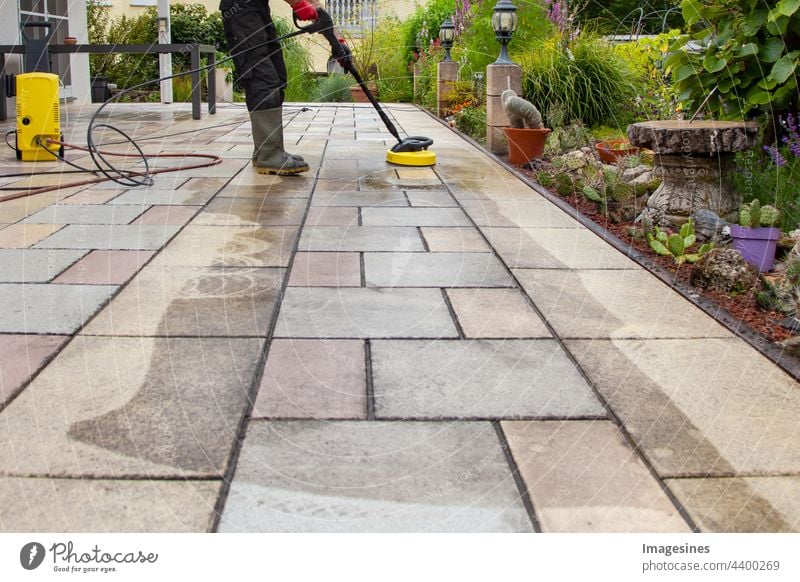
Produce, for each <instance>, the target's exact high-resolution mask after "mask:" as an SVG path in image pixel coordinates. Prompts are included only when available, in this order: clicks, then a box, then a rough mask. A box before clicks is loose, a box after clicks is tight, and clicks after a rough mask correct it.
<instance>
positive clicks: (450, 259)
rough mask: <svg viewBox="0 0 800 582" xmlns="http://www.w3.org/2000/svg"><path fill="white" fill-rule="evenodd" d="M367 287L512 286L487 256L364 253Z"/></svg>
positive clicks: (508, 277) (497, 264)
mask: <svg viewBox="0 0 800 582" xmlns="http://www.w3.org/2000/svg"><path fill="white" fill-rule="evenodd" d="M364 278H365V281H366V284H367V286H370V287H515V286H516V283H515V282H514V280H513V279H512V278H511V276H510V275H509V274H508V271H507V270H506V268H505V267H504V266H503V264H502V263H501V262H500V261H499V260H497V257H495V256H494V255H493V254H490V253H403V252H394V253H364Z"/></svg>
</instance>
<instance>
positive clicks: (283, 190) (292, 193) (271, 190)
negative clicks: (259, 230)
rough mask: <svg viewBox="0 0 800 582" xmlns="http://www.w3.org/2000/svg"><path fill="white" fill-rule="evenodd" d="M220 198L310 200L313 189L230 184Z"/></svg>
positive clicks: (223, 190)
mask: <svg viewBox="0 0 800 582" xmlns="http://www.w3.org/2000/svg"><path fill="white" fill-rule="evenodd" d="M251 149H252V146H251ZM218 196H224V197H225V198H255V199H257V200H264V199H269V200H273V199H276V198H297V199H308V198H310V197H311V188H310V187H308V188H306V187H302V188H300V189H297V188H291V187H284V186H280V185H276V186H269V185H266V186H265V185H261V186H241V185H235V184H234V185H231V184H229V185H227V186H225V188H223V189H222V190H221V191H220V192H219V194H218Z"/></svg>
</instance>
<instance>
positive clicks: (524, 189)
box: [447, 176, 544, 202]
mask: <svg viewBox="0 0 800 582" xmlns="http://www.w3.org/2000/svg"><path fill="white" fill-rule="evenodd" d="M447 186H448V188H449V190H450V191H451V192H452V193H453V196H455V198H456V200H458V201H459V202H463V201H465V200H543V199H544V197H543V196H542V195H541V194H539V193H538V192H537V191H536V190H534V189H533V188H531V187H530V186H528V185H527V184H525V183H523V182H521V181H519V180H517V179H516V178H512V179H510V180H482V179H474V178H472V179H462V178H458V177H457V176H453V177H452V178H449V179H447Z"/></svg>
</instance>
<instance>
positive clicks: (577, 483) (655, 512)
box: [502, 421, 691, 533]
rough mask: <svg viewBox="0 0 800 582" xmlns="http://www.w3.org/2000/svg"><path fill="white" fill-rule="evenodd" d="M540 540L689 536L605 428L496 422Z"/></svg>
mask: <svg viewBox="0 0 800 582" xmlns="http://www.w3.org/2000/svg"><path fill="white" fill-rule="evenodd" d="M502 427H503V432H504V433H505V435H506V438H507V439H508V444H509V446H510V448H511V453H512V454H513V455H514V461H515V462H516V464H517V467H518V468H519V471H520V474H521V475H522V478H523V480H524V482H525V485H526V487H527V489H528V493H529V495H530V496H531V502H532V503H533V506H534V508H535V509H536V515H537V517H538V518H539V522H540V524H541V526H542V530H543V531H544V532H546V533H579V532H580V533H601V532H605V533H611V532H614V533H633V532H640V533H690V532H691V528H690V527H689V525H688V524H687V523H686V521H684V520H683V518H682V517H681V516H680V514H679V513H678V510H677V509H676V508H675V506H674V505H673V504H672V503H671V502H670V500H669V498H668V497H667V494H666V493H665V492H664V490H663V489H662V487H661V485H660V484H659V483H658V481H657V480H656V479H655V478H654V477H653V476H652V475H651V474H650V472H649V471H648V469H647V467H646V466H645V464H644V463H643V462H642V460H641V459H640V458H639V457H638V455H637V454H636V452H635V451H634V450H633V449H632V448H631V447H630V446H629V445H628V444H627V443H626V442H625V440H624V438H623V436H622V433H621V432H620V430H619V428H617V427H616V426H615V425H614V424H613V423H611V422H609V421H548V422H542V421H503V422H502Z"/></svg>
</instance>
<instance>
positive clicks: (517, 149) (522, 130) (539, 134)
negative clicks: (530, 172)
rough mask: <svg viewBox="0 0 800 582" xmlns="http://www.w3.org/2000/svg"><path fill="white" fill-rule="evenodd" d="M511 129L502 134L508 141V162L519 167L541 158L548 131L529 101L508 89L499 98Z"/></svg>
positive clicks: (505, 129)
mask: <svg viewBox="0 0 800 582" xmlns="http://www.w3.org/2000/svg"><path fill="white" fill-rule="evenodd" d="M500 100H501V101H502V103H503V111H505V113H506V116H507V117H508V121H509V122H510V123H511V127H506V128H504V129H503V132H504V133H505V134H506V139H508V161H509V162H510V163H512V164H515V165H518V166H521V165H523V164H527V163H528V162H530V161H531V160H535V159H537V158H541V157H542V155H543V154H544V145H545V142H546V141H547V134H549V133H550V130H549V129H547V128H546V127H545V126H544V124H543V123H542V114H541V113H539V110H538V109H537V108H536V106H535V105H533V104H532V103H531V102H530V101H527V100H526V99H523V98H522V97H519V96H517V94H516V93H515V92H514V91H512V90H511V89H508V90H506V91H503V93H502V95H501V96H500Z"/></svg>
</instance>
